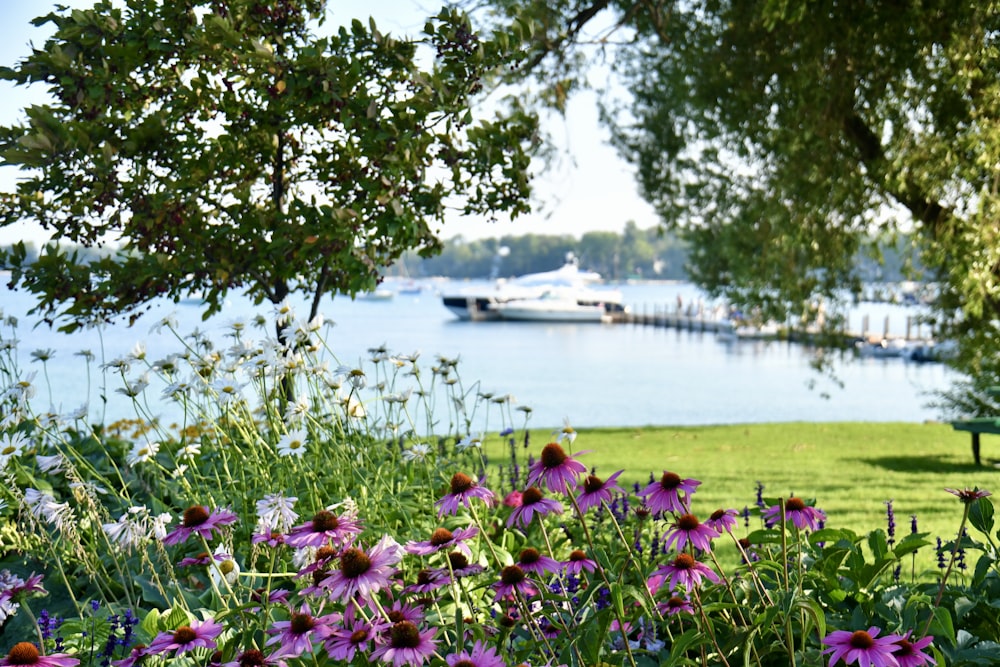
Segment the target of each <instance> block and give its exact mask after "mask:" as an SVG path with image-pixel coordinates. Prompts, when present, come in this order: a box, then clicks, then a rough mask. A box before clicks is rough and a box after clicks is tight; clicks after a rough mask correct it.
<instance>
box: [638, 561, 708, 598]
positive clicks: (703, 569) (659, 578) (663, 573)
mask: <svg viewBox="0 0 1000 667" xmlns="http://www.w3.org/2000/svg"><path fill="white" fill-rule="evenodd" d="M702 577H705V578H706V579H709V580H711V581H713V582H715V583H719V582H720V581H721V579H719V575H717V574H716V573H715V572H714V571H713V570H712V568H710V567H708V566H707V565H705V564H704V563H699V562H698V561H696V560H695V559H694V557H693V556H691V555H690V554H678V556H677V557H676V558H674V560H673V561H671V562H669V563H667V564H666V565H662V566H660V567H659V568H658V569H657V570H656V571H655V572H653V575H652V576H651V577H650V578H649V581H648V582H647V584H648V585H649V589H650V591H651V592H653V593H656V591H657V590H659V588H660V586H661V585H662V584H663V581H664V580H666V581H668V582H669V583H670V590H675V589H676V588H677V585H678V584H683V585H684V587H685V588H686V589H687V590H691V589H694V588H697V587H698V586H700V585H701V579H702Z"/></svg>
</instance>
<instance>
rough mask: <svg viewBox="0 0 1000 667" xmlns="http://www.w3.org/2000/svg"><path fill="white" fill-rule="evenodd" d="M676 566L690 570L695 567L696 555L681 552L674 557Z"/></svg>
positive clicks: (679, 568)
mask: <svg viewBox="0 0 1000 667" xmlns="http://www.w3.org/2000/svg"><path fill="white" fill-rule="evenodd" d="M674 567H676V568H677V569H678V570H690V569H691V568H692V567H694V556H692V555H691V554H680V555H679V556H677V558H675V559H674Z"/></svg>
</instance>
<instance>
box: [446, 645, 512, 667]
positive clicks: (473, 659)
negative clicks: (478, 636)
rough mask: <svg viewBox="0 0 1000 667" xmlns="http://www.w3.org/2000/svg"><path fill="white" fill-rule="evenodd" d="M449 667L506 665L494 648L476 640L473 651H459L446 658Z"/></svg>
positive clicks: (495, 666)
mask: <svg viewBox="0 0 1000 667" xmlns="http://www.w3.org/2000/svg"><path fill="white" fill-rule="evenodd" d="M445 660H446V661H447V662H448V665H449V667H459V666H461V667H504V665H505V664H506V663H505V662H504V660H503V658H501V657H500V656H499V655H498V654H497V652H496V649H494V648H493V647H492V646H486V645H484V644H483V642H482V641H481V640H476V643H475V644H473V645H472V650H471V651H465V650H462V651H459V652H458V653H452V654H450V655H447V656H445Z"/></svg>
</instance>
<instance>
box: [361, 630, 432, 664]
mask: <svg viewBox="0 0 1000 667" xmlns="http://www.w3.org/2000/svg"><path fill="white" fill-rule="evenodd" d="M435 632H437V630H436V629H434V628H430V629H427V630H424V631H421V630H420V629H419V628H418V627H417V626H416V625H414V624H413V623H411V622H410V621H400V622H399V623H395V624H394V625H393V626H392V628H390V629H389V632H388V637H387V640H386V641H385V642H384V643H380V644H379V645H378V646H377V647H376V648H375V650H374V651H372V653H371V656H370V658H371V659H372V660H375V659H381V660H383V661H384V662H391V663H392V665H393V667H401V665H412V666H413V667H419V665H422V664H424V662H425V661H426V660H427V658H429V657H430V656H431V655H432V654H433V653H434V650H435V648H436V647H437V642H435V641H434V639H433V637H434V633H435Z"/></svg>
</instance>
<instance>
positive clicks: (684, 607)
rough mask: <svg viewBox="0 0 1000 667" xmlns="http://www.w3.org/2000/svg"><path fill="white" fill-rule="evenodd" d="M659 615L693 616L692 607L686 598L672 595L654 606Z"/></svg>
mask: <svg viewBox="0 0 1000 667" xmlns="http://www.w3.org/2000/svg"><path fill="white" fill-rule="evenodd" d="M656 608H657V609H659V610H660V613H661V614H663V615H664V616H679V615H680V614H694V607H692V606H691V601H690V600H688V599H687V598H686V597H681V596H679V595H672V596H670V598H669V599H666V600H664V601H662V602H660V603H658V604H657V605H656Z"/></svg>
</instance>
